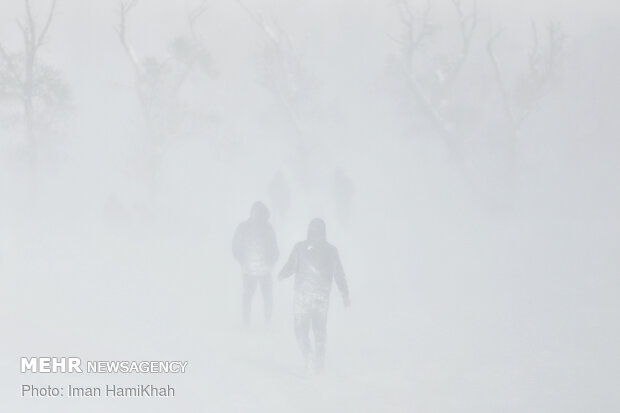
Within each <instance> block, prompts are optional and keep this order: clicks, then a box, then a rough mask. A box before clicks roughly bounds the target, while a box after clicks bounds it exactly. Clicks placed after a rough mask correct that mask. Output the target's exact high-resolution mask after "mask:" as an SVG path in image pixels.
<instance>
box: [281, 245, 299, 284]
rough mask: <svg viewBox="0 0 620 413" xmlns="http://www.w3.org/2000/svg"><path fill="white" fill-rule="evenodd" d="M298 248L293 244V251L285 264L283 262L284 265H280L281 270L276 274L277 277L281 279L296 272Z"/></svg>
mask: <svg viewBox="0 0 620 413" xmlns="http://www.w3.org/2000/svg"><path fill="white" fill-rule="evenodd" d="M298 250H299V248H298V246H297V245H295V247H294V248H293V251H291V256H290V257H289V259H288V261H287V262H286V264H284V267H282V270H280V274H278V279H280V280H283V279H285V278H288V277H290V276H291V275H293V274H295V273H296V272H297V264H298V262H299V253H298Z"/></svg>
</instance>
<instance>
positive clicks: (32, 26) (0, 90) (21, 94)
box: [0, 0, 70, 161]
mask: <svg viewBox="0 0 620 413" xmlns="http://www.w3.org/2000/svg"><path fill="white" fill-rule="evenodd" d="M24 6H25V20H24V21H22V20H17V25H18V27H19V30H20V31H21V34H22V38H23V49H22V50H21V51H19V52H16V53H9V52H8V51H7V49H6V48H5V47H4V45H2V44H0V99H6V100H16V101H18V102H20V104H21V107H22V110H21V114H20V116H19V118H20V119H21V122H22V124H23V126H24V131H25V142H26V147H27V148H28V153H29V154H30V156H31V157H32V160H33V161H34V160H35V159H36V153H37V147H38V138H39V134H40V131H41V129H43V128H44V127H45V126H47V123H48V122H49V116H47V115H49V112H50V111H52V110H54V109H57V108H59V107H65V106H66V105H67V104H68V103H69V100H70V96H69V88H68V86H67V84H66V83H65V81H64V80H63V78H62V76H61V75H60V73H59V72H58V71H57V70H56V69H55V68H53V67H51V66H49V65H46V64H45V63H43V62H42V61H41V59H40V58H39V51H40V50H41V48H42V47H43V46H44V45H45V44H46V43H47V40H48V32H49V28H50V26H51V24H52V19H53V17H54V12H55V10H56V0H52V2H51V5H50V8H49V11H48V13H47V16H46V18H45V20H44V21H43V24H42V25H39V24H37V22H36V21H35V18H34V15H33V11H32V9H31V5H30V1H29V0H24Z"/></svg>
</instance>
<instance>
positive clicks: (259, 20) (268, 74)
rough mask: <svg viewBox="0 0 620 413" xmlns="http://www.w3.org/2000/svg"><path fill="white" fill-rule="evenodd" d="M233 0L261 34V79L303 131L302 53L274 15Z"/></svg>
mask: <svg viewBox="0 0 620 413" xmlns="http://www.w3.org/2000/svg"><path fill="white" fill-rule="evenodd" d="M237 3H238V4H239V6H240V7H241V8H242V9H243V10H244V11H245V12H246V13H247V15H248V16H249V17H250V19H251V20H252V21H253V22H254V23H255V24H256V27H258V29H259V30H260V32H261V34H262V39H263V49H262V52H261V55H260V69H261V72H262V73H261V75H262V76H261V82H262V84H263V86H264V87H265V88H266V89H267V90H268V91H269V92H270V93H271V94H272V95H273V96H274V98H275V99H276V101H277V102H278V104H279V105H280V107H281V108H282V109H283V111H284V113H285V114H286V116H287V117H288V118H289V120H290V122H291V124H292V125H293V128H294V129H295V131H296V133H297V134H298V137H300V136H301V135H302V134H303V132H302V131H303V127H302V125H301V116H300V111H301V106H302V104H303V103H304V101H305V100H306V98H307V92H308V87H307V86H308V78H307V76H306V75H305V73H304V70H303V65H302V62H301V55H302V54H301V53H300V52H299V51H298V50H297V49H296V48H295V45H294V44H293V41H292V40H291V37H290V36H289V35H288V33H287V32H286V30H285V29H284V27H283V26H282V25H281V24H280V22H279V21H278V20H277V19H276V18H275V17H273V16H270V15H266V14H264V13H260V12H257V11H252V10H250V9H249V8H248V7H247V6H246V5H245V4H244V3H243V2H242V1H241V0H237Z"/></svg>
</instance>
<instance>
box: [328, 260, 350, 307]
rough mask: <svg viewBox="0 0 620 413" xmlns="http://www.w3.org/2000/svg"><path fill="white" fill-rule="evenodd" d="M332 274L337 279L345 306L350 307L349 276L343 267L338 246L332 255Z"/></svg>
mask: <svg viewBox="0 0 620 413" xmlns="http://www.w3.org/2000/svg"><path fill="white" fill-rule="evenodd" d="M332 274H333V276H334V281H336V286H337V287H338V290H339V291H340V295H341V296H342V302H343V303H344V306H345V307H348V306H349V305H351V300H350V299H349V285H348V283H347V277H346V276H345V274H344V269H343V268H342V263H341V262H340V255H339V254H338V250H337V249H336V248H334V252H333V257H332Z"/></svg>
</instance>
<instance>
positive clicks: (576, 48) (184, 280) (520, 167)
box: [0, 0, 620, 413]
mask: <svg viewBox="0 0 620 413" xmlns="http://www.w3.org/2000/svg"><path fill="white" fill-rule="evenodd" d="M48 4H49V3H48V2H44V1H37V2H33V9H34V10H35V11H36V15H37V17H38V18H39V19H41V18H43V17H44V14H45V11H46V10H47V7H48ZM244 4H245V5H246V6H247V7H248V8H249V9H250V10H252V11H255V12H260V13H263V14H264V15H266V16H273V17H274V18H276V19H277V21H278V22H279V24H280V25H281V26H282V28H283V29H284V30H285V31H286V32H287V33H288V35H289V36H290V38H291V42H292V43H293V45H294V46H295V49H296V50H298V51H299V54H300V62H301V64H302V67H303V71H304V76H305V78H304V79H306V81H305V83H304V84H305V86H307V89H308V92H307V96H308V97H307V101H306V103H304V104H303V106H300V107H301V109H300V110H299V114H300V117H301V120H300V127H299V128H300V129H301V132H298V131H297V130H296V129H295V128H294V127H293V126H292V125H291V120H290V118H289V117H288V116H287V113H286V111H285V110H284V109H283V106H282V105H281V104H280V102H278V100H277V99H276V98H274V95H273V93H271V92H270V91H269V90H268V89H267V88H266V87H265V86H263V85H262V84H261V81H260V77H261V75H260V71H261V65H262V64H264V62H263V61H262V60H261V59H260V54H261V50H262V48H263V45H264V39H263V37H261V36H263V33H262V32H261V30H260V28H259V27H258V26H257V25H256V24H255V23H254V22H253V21H252V18H251V16H250V15H249V14H248V13H247V12H246V11H244V9H243V8H242V7H240V5H239V4H238V3H237V2H234V1H230V2H229V1H216V0H212V1H210V2H209V7H208V9H207V11H206V13H205V14H204V15H203V16H202V17H201V19H200V21H199V23H198V24H197V26H196V29H197V31H198V33H199V36H200V37H201V38H202V39H203V41H204V44H205V46H206V49H207V50H208V51H209V53H210V55H211V59H212V61H213V65H214V67H215V72H216V74H215V75H212V76H211V75H207V74H204V73H201V72H200V71H197V70H193V71H192V72H191V73H190V74H189V77H188V79H187V80H186V82H185V83H184V84H183V86H182V89H181V91H180V96H179V100H180V101H181V102H182V105H183V111H184V113H185V115H186V116H187V118H189V119H193V120H195V119H198V121H195V122H193V123H192V127H187V128H183V129H181V131H180V132H179V133H178V136H176V137H175V138H174V139H173V140H171V142H169V143H167V144H166V145H165V147H164V148H163V149H162V152H163V155H162V161H161V167H160V169H159V173H158V174H157V176H156V177H151V176H147V175H148V173H145V168H144V163H145V161H144V159H143V158H144V153H145V148H146V147H148V144H149V143H148V140H147V139H146V138H145V132H144V130H145V129H144V121H143V118H142V117H141V112H140V107H139V104H138V100H137V98H136V94H135V93H134V90H133V82H134V77H133V72H132V68H131V64H130V62H129V60H128V58H127V56H126V55H125V53H124V51H123V49H122V46H121V44H120V42H119V38H118V35H117V34H116V32H115V30H114V27H115V25H116V23H117V21H118V15H117V4H116V2H113V1H107V2H84V1H78V0H61V1H59V2H58V5H57V10H56V14H55V16H54V21H53V22H52V26H51V28H50V32H49V39H48V42H47V43H46V44H45V45H44V46H43V47H42V49H41V51H40V58H41V59H42V60H44V61H45V62H46V63H48V64H50V65H52V66H54V67H56V68H57V69H58V70H60V72H61V73H62V74H63V76H64V78H65V80H66V82H67V83H68V84H69V86H70V88H71V93H72V103H71V107H70V109H69V110H67V111H65V112H64V113H61V114H58V115H55V117H54V124H53V130H52V131H50V132H49V133H47V134H45V136H44V137H43V138H42V139H41V142H40V145H41V146H40V152H39V159H38V160H37V164H38V166H37V174H36V179H33V178H32V171H31V170H30V169H29V165H28V164H27V163H26V162H24V161H23V159H22V158H21V157H20V155H19V150H18V149H15V148H16V147H19V142H18V141H19V140H20V136H22V130H21V128H20V126H19V125H18V124H11V122H10V121H8V120H6V118H2V120H1V122H2V124H1V125H0V281H1V288H0V303H1V304H0V310H1V312H0V320H1V322H2V332H3V333H4V334H3V342H4V344H3V346H2V357H1V358H0V361H1V364H0V367H1V370H2V374H1V376H0V377H1V382H0V384H1V388H2V406H3V409H2V410H3V411H7V412H8V411H10V412H16V413H17V412H34V411H45V412H73V411H75V412H77V411H89V412H99V411H101V412H103V411H106V412H107V411H115V412H130V411H132V412H133V411H144V412H159V411H179V412H182V411H185V412H191V411H207V412H210V411H212V412H237V411H239V412H277V413H280V412H442V413H443V412H459V413H462V412H476V413H486V412H488V413H494V412H515V413H516V412H519V413H522V412H558V413H560V412H561V413H569V412H584V411H592V412H609V413H611V412H615V411H617V409H618V407H619V406H620V393H619V392H618V388H620V387H619V386H620V352H619V351H618V349H619V348H620V301H619V300H618V297H619V293H620V277H619V275H620V272H619V270H620V214H619V211H620V169H619V165H620V163H619V161H620V141H619V137H620V134H619V133H620V120H619V119H620V117H619V116H618V109H619V105H618V101H617V99H618V96H620V58H619V57H618V51H619V50H620V28H619V27H618V21H620V20H619V19H620V10H619V7H618V5H617V3H616V2H613V1H596V0H595V1H592V2H577V1H571V2H563V1H538V2H535V1H527V2H517V1H508V0H504V1H490V0H486V1H480V2H479V4H478V25H477V29H476V32H475V34H474V37H473V40H472V47H471V50H470V55H469V56H468V60H467V61H466V63H465V66H464V68H463V72H462V73H461V76H460V78H459V79H458V82H460V83H459V87H461V88H462V89H461V90H463V91H464V92H463V93H464V97H463V99H465V101H466V102H468V103H467V110H468V112H467V113H466V114H465V116H471V118H472V123H475V125H477V126H475V127H473V128H472V129H471V130H470V131H468V132H467V133H465V132H463V133H462V134H460V131H457V133H456V135H457V136H459V137H460V138H462V141H463V142H465V143H464V144H463V147H464V149H463V151H462V154H463V156H464V158H465V168H464V170H463V169H462V168H460V167H459V166H458V165H457V164H456V163H455V160H454V159H453V157H451V155H450V153H449V151H448V150H447V149H446V145H445V144H444V142H443V141H442V140H441V139H440V138H439V137H438V136H436V134H433V133H432V132H429V130H430V129H429V128H428V125H427V124H425V123H424V122H423V121H421V122H420V121H419V119H420V115H419V114H416V116H413V117H412V116H410V115H409V114H410V113H411V112H408V111H411V110H413V111H415V108H414V109H411V107H407V104H406V103H405V104H403V103H402V99H401V98H400V97H399V93H400V92H399V90H398V89H397V88H395V87H394V83H393V74H392V72H391V71H390V69H389V62H390V59H391V57H393V56H395V55H397V54H398V52H399V49H398V44H397V43H396V42H395V41H394V39H393V37H396V36H399V35H400V34H401V30H400V28H399V26H398V24H399V19H398V15H397V14H395V10H394V6H393V4H392V2H390V1H389V0H373V1H370V0H358V1H350V0H336V1H311V2H303V3H302V2H292V1H283V0H280V1H264V0H260V1H258V0H257V1H246V2H244ZM412 4H413V3H412ZM424 4H425V3H424V2H418V5H419V6H420V7H423V6H424ZM463 4H464V5H465V6H468V7H469V5H470V4H471V3H469V2H464V3H463ZM431 10H432V15H433V16H434V19H435V20H436V21H437V23H438V25H439V27H440V28H441V30H440V31H439V32H440V33H441V37H442V40H441V41H440V42H438V43H437V45H436V47H438V48H439V47H441V48H443V49H442V50H450V51H452V50H454V52H452V54H454V55H456V54H457V53H458V47H459V46H458V43H456V42H458V39H459V37H458V36H459V33H458V28H457V26H456V25H455V24H456V22H455V20H454V11H453V10H452V8H451V3H450V2H449V1H447V0H446V1H444V0H441V1H434V2H432V9H431ZM22 16H23V5H22V2H21V1H17V0H12V1H5V2H2V4H1V5H0V43H1V44H2V45H3V46H4V47H5V48H7V49H10V50H14V51H17V50H18V49H19V47H20V43H19V42H20V41H21V39H20V33H19V29H18V28H17V26H16V24H15V19H16V18H22ZM532 21H536V22H538V23H539V25H540V27H541V28H542V27H544V25H545V24H546V22H548V21H553V22H556V23H557V24H558V25H559V27H561V29H562V32H563V33H564V34H565V35H566V40H565V48H564V49H565V51H564V54H563V59H562V63H561V66H560V69H559V71H558V73H557V76H556V82H555V83H554V85H553V88H552V89H551V90H550V92H549V93H548V94H547V95H546V96H544V97H543V98H542V99H540V100H539V101H538V102H537V103H536V105H535V108H534V110H533V111H532V113H531V114H530V116H529V117H528V118H527V119H526V120H525V122H524V125H523V127H522V128H521V130H520V131H519V135H518V138H517V139H516V140H515V142H513V143H514V147H513V152H511V154H512V155H511V156H513V158H510V159H514V164H513V166H512V167H511V168H506V167H505V162H504V159H505V158H503V156H505V152H504V151H505V150H506V149H505V147H503V146H502V144H501V143H498V141H499V142H502V139H504V137H503V136H502V127H503V126H502V123H501V122H499V123H498V121H497V119H501V113H502V112H501V109H500V106H501V99H500V95H499V94H498V92H497V88H496V85H495V83H494V82H495V79H494V75H493V68H492V66H491V64H490V60H489V58H488V57H487V54H486V49H485V48H486V41H487V39H488V38H489V36H491V35H492V34H493V33H494V32H495V31H496V30H497V29H498V28H500V27H501V28H503V31H502V37H501V38H500V39H501V43H498V45H499V46H498V47H500V51H499V52H498V56H499V57H500V58H501V59H502V62H503V63H504V64H505V65H506V72H505V73H506V77H507V81H509V80H510V79H513V80H514V79H517V78H518V76H519V73H521V72H522V70H523V69H524V68H525V67H526V66H527V58H528V57H527V56H528V48H529V45H530V40H531V38H530V27H531V22H532ZM186 32H187V25H186V20H185V4H184V2H174V1H163V0H158V1H142V2H139V4H138V5H137V7H136V8H135V9H134V10H133V11H132V12H131V15H130V20H129V24H128V38H129V39H130V41H131V43H132V46H133V47H134V49H135V50H136V52H137V54H139V55H140V56H141V57H144V56H148V55H158V56H163V55H165V54H166V53H167V50H168V49H167V47H168V44H169V42H170V41H171V40H173V39H174V38H175V36H177V35H179V34H185V33H186ZM451 39H456V40H451ZM431 50H432V47H431ZM470 89H472V90H474V89H475V90H482V91H483V92H482V93H481V94H473V95H471V96H470V95H469V94H468V92H467V91H468V90H470ZM0 104H1V105H2V106H1V108H2V114H3V115H4V114H5V113H6V112H7V111H10V110H11V109H15V110H19V106H18V104H16V103H10V102H9V103H7V102H0ZM11 105H14V106H11ZM7 108H8V109H7ZM188 123H189V122H188ZM471 131H473V132H471ZM297 136H299V138H298V137H297ZM296 139H301V140H302V141H303V142H304V147H303V149H302V150H301V152H302V153H303V154H304V156H305V159H306V161H307V167H306V168H303V167H301V166H300V159H302V157H301V156H300V151H299V150H298V149H297V148H298V147H297V146H296V144H295V142H296ZM16 141H17V143H16ZM337 167H339V168H341V169H342V170H344V171H345V173H346V174H347V176H348V177H349V178H350V180H351V181H352V182H353V185H354V188H355V193H354V197H353V201H352V206H351V210H350V213H349V214H348V215H349V216H348V219H347V220H342V219H339V216H338V213H337V196H334V193H333V189H332V176H333V171H334V169H335V168H337ZM277 171H281V172H282V174H283V175H284V176H285V179H286V180H287V182H288V184H289V185H290V190H291V208H290V212H289V214H288V216H287V217H286V218H285V219H279V218H277V217H276V218H275V221H274V226H275V230H276V233H277V235H278V243H279V246H280V251H281V254H280V255H281V256H280V259H279V261H278V264H277V269H279V268H280V267H281V266H282V264H283V262H284V260H285V259H286V258H287V256H288V254H289V253H290V251H291V248H292V246H293V244H294V243H295V242H296V241H299V240H301V239H303V238H304V237H305V233H306V226H307V224H308V222H309V220H310V219H311V218H313V217H315V216H321V217H323V218H324V219H325V220H326V222H327V234H328V238H329V240H330V241H331V242H332V243H333V244H335V245H336V246H337V247H338V248H339V250H340V255H341V258H342V262H343V265H344V268H345V271H346V273H347V277H348V280H349V284H350V289H351V300H352V305H351V307H350V308H348V309H344V308H343V306H342V304H341V302H340V300H339V297H338V295H337V294H336V293H335V292H332V302H331V307H330V318H329V323H328V360H327V371H326V374H325V375H324V376H321V377H316V378H306V377H304V375H303V363H302V359H301V356H300V354H299V353H298V349H297V346H296V343H295V340H294V336H293V330H292V283H291V282H290V281H284V282H281V283H276V284H274V297H275V305H274V320H273V325H272V327H271V329H270V330H269V331H267V332H264V331H263V330H262V328H261V326H262V325H261V323H260V321H261V316H262V313H261V311H260V310H261V309H262V308H261V297H260V295H257V296H256V297H255V298H254V310H255V312H254V314H253V315H254V318H253V319H254V321H255V327H254V328H253V329H252V330H251V331H250V332H249V333H242V332H241V331H240V325H241V274H240V270H239V268H238V266H237V265H236V263H235V262H234V260H233V258H232V255H231V252H230V244H231V239H232V235H233V231H234V229H235V227H236V225H237V224H238V223H239V222H240V221H241V220H243V219H245V218H247V215H248V213H249V209H250V206H251V204H252V202H253V201H255V200H258V199H260V200H264V201H265V203H266V204H267V205H268V206H269V207H270V208H272V209H273V205H271V204H272V200H271V199H270V197H269V183H270V182H271V180H272V178H273V176H274V174H275V173H276V172H277ZM114 197H115V198H116V199H117V200H118V202H117V205H118V206H119V207H118V208H113V210H112V211H110V208H108V209H106V205H109V203H110V199H111V198H114ZM272 212H273V211H272ZM272 215H274V214H273V213H272ZM34 355H41V356H45V355H66V356H80V357H82V358H84V359H87V360H97V359H100V360H159V359H177V360H189V369H188V373H187V374H185V375H181V376H173V377H169V376H165V375H161V376H149V377H146V378H144V377H134V376H132V377H126V376H123V375H118V376H91V375H88V376H87V375H83V376H69V375H23V374H20V373H19V370H18V361H19V357H22V356H34ZM146 381H148V382H153V383H162V384H167V383H171V384H173V385H175V386H176V387H177V392H178V395H177V397H175V398H173V399H166V400H157V399H148V400H144V399H137V400H114V399H101V400H88V399H81V400H71V399H62V400H46V399H28V398H21V397H19V389H20V385H21V384H24V383H26V384H40V385H44V384H45V385H47V384H57V385H66V384H72V383H73V384H81V385H88V384H92V385H95V384H102V383H110V382H113V383H117V384H131V383H142V382H146Z"/></svg>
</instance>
